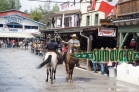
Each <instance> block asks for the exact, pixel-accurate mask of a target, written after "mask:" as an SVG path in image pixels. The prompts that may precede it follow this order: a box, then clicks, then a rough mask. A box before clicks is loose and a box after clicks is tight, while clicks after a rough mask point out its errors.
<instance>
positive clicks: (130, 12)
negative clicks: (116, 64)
mask: <svg viewBox="0 0 139 92" xmlns="http://www.w3.org/2000/svg"><path fill="white" fill-rule="evenodd" d="M113 24H114V25H116V26H118V33H119V41H118V42H119V47H120V48H122V47H123V46H127V48H132V47H131V46H130V42H131V40H132V39H135V40H136V46H135V47H134V48H136V50H139V37H138V36H139V1H138V0H121V1H119V3H118V4H117V17H116V19H115V20H114V21H113Z"/></svg>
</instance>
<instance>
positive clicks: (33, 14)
mask: <svg viewBox="0 0 139 92" xmlns="http://www.w3.org/2000/svg"><path fill="white" fill-rule="evenodd" d="M30 18H31V19H33V20H36V21H40V20H42V12H41V11H40V10H39V8H36V9H34V10H31V11H30Z"/></svg>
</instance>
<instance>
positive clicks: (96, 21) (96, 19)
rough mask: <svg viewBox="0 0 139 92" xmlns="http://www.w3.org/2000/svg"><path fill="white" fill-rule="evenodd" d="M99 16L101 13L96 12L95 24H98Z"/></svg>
mask: <svg viewBox="0 0 139 92" xmlns="http://www.w3.org/2000/svg"><path fill="white" fill-rule="evenodd" d="M98 18H99V15H98V14H95V25H98Z"/></svg>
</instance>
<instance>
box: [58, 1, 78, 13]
mask: <svg viewBox="0 0 139 92" xmlns="http://www.w3.org/2000/svg"><path fill="white" fill-rule="evenodd" d="M79 2H80V0H68V1H65V2H64V3H62V4H60V5H59V9H60V11H66V10H76V9H80V3H79Z"/></svg>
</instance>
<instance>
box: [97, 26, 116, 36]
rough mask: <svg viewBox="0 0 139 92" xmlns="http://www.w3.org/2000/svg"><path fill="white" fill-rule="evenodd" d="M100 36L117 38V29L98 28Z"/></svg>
mask: <svg viewBox="0 0 139 92" xmlns="http://www.w3.org/2000/svg"><path fill="white" fill-rule="evenodd" d="M98 36H105V37H116V29H115V28H98Z"/></svg>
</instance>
